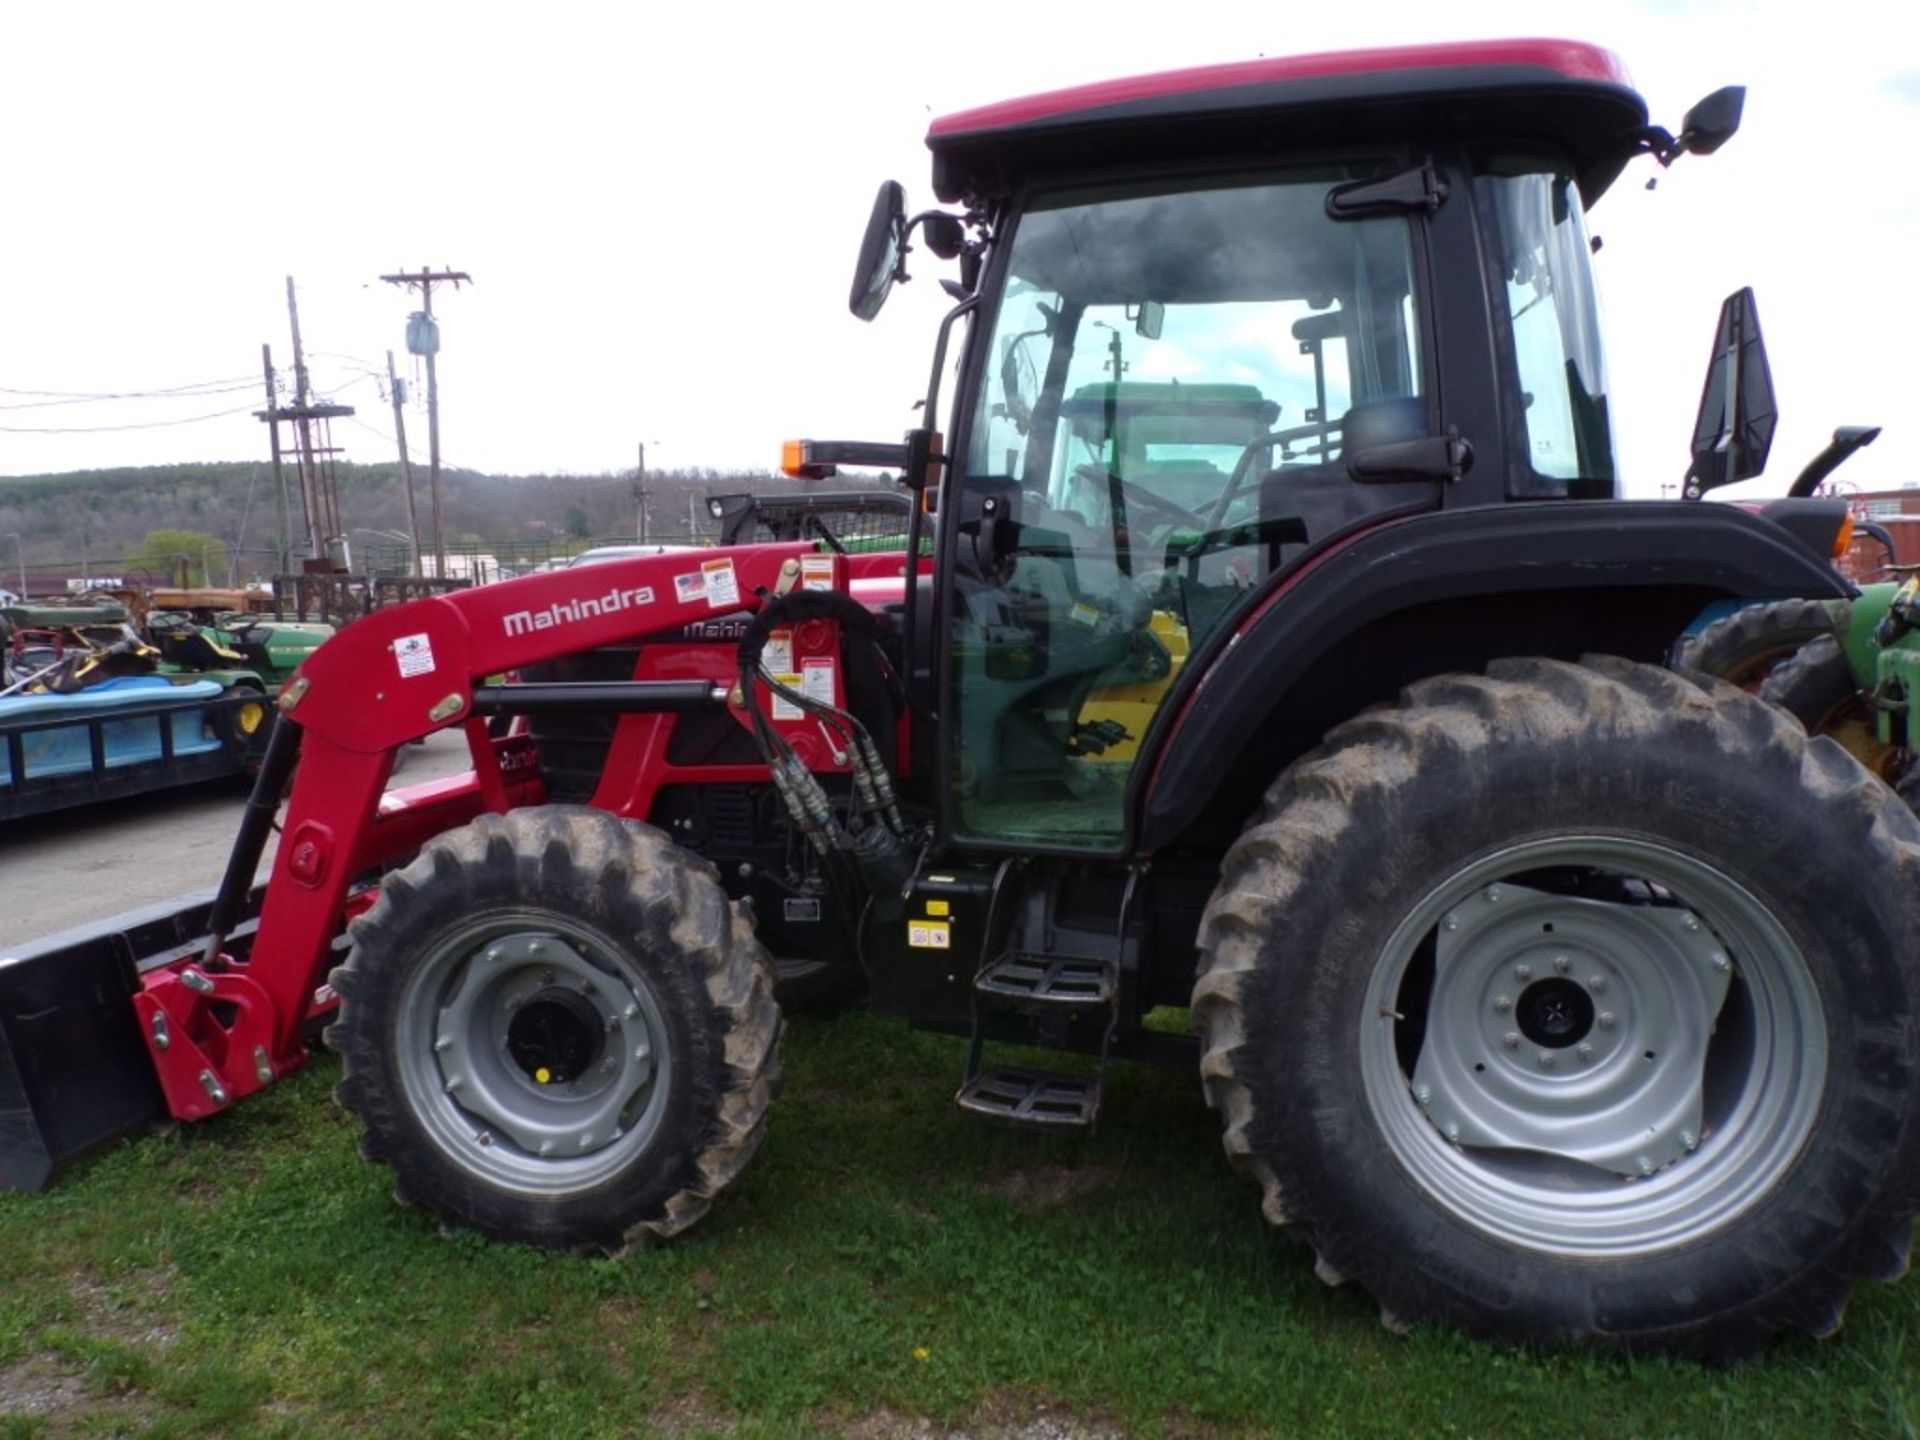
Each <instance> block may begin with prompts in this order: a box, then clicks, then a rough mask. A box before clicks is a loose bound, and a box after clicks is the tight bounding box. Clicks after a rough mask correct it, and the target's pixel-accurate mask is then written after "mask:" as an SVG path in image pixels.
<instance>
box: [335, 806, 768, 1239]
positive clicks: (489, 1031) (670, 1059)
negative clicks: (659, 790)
mask: <svg viewBox="0 0 1920 1440" xmlns="http://www.w3.org/2000/svg"><path fill="white" fill-rule="evenodd" d="M352 934H353V942H354V943H353V949H352V952H351V953H350V954H349V956H348V958H347V961H346V964H345V965H343V966H341V967H340V968H339V969H337V970H335V971H334V972H333V977H332V983H333V986H334V989H335V990H336V991H338V992H339V995H340V999H341V1006H340V1014H339V1018H338V1020H337V1021H336V1022H335V1023H334V1024H333V1025H332V1026H331V1027H330V1028H329V1030H328V1032H327V1041H328V1044H329V1045H331V1046H332V1047H333V1048H334V1049H336V1050H338V1051H339V1052H340V1055H341V1058H342V1062H343V1072H344V1073H343V1077H342V1079H341V1082H340V1085H339V1088H338V1090H337V1092H336V1094H337V1097H338V1099H339V1100H340V1103H341V1104H342V1105H344V1106H345V1107H346V1108H347V1109H349V1110H351V1111H352V1112H353V1113H354V1114H355V1115H357V1116H358V1117H359V1119H360V1121H361V1123H362V1125H363V1126H364V1135H363V1139H362V1142H361V1152H362V1154H364V1155H365V1156H366V1157H367V1158H368V1159H371V1160H377V1161H382V1162H384V1163H386V1164H388V1165H390V1166H392V1168H393V1171H394V1177H395V1187H396V1191H397V1193H398V1194H399V1196H400V1198H401V1199H402V1200H403V1201H406V1202H408V1203H411V1204H414V1205H417V1206H420V1207H421V1208H423V1209H426V1210H429V1211H431V1212H432V1213H434V1214H435V1215H437V1216H439V1217H440V1218H441V1220H442V1221H444V1222H446V1223H447V1224H449V1225H453V1226H458V1227H463V1228H467V1229H472V1230H477V1231H479V1232H481V1233H482V1234H485V1235H488V1236H492V1237H494V1238H497V1239H505V1240H516V1241H523V1242H526V1243H529V1244H535V1245H542V1246H549V1247H562V1248H573V1249H588V1250H594V1251H600V1252H604V1253H617V1252H618V1251H620V1250H622V1249H624V1248H625V1247H627V1246H628V1245H630V1244H632V1243H634V1242H636V1241H641V1240H644V1239H647V1238H650V1237H651V1238H665V1237H668V1236H671V1235H674V1234H676V1233H678V1232H679V1231H681V1230H683V1229H685V1228H686V1227H687V1226H688V1225H690V1224H692V1223H693V1222H694V1221H695V1220H697V1219H698V1218H699V1217H700V1216H701V1215H703V1214H704V1213H705V1212H706V1210H707V1207H708V1206H709V1204H710V1203H711V1202H712V1200H713V1198H714V1196H715V1195H717V1194H718V1193H719V1192H720V1190H722V1189H723V1188H724V1187H725V1186H726V1185H727V1184H728V1183H729V1182H731V1181H732V1180H733V1179H734V1178H735V1177H736V1176H737V1175H738V1174H739V1173H740V1171H741V1170H742V1169H743V1168H744V1167H745V1165H746V1163H747V1161H748V1160H749V1159H750V1158H751V1157H752V1155H753V1153H754V1151H755V1150H757V1149H758V1148H759V1145H760V1142H761V1139H762V1138H763V1136H764V1134H765V1124H766V1115H767V1109H768V1106H769V1104H770V1103H771V1101H772V1098H773V1095H774V1093H775V1091H776V1090H777V1088H778V1085H779V1078H780V1071H779V1061H778V1057H777V1045H778V1039H779V1034H780V1012H779V1007H778V1006H777V1005H776V1004H775V1003H774V999H773V981H772V964H771V962H770V961H769V960H768V959H767V956H766V952H765V951H764V950H762V949H761V947H760V945H759V942H758V941H757V940H755V939H754V936H753V933H752V929H751V927H750V925H749V924H748V923H747V921H746V920H745V919H744V918H743V917H742V916H741V915H740V914H738V913H737V912H736V911H735V910H734V909H733V907H732V906H730V905H729V903H728V901H727V898H726V896H725V894H724V893H723V892H722V891H721V888H720V884H719V879H718V877H717V876H716V875H715V874H714V872H713V870H712V867H711V866H709V865H707V864H706V863H705V862H704V861H702V860H700V859H698V858H697V857H695V856H693V855H692V854H690V853H689V852H687V851H685V850H682V849H681V848H680V847H678V846H676V845H675V844H673V842H672V841H670V840H668V839H667V837H666V836H664V835H662V834H661V833H660V832H658V831H656V830H653V829H650V828H648V827H646V826H643V825H639V824H634V823H631V822H626V821H622V820H619V819H616V818H615V817H613V816H611V815H608V814H606V813H604V812H602V811H598V810H592V809H587V808H585V807H577V806H558V805H555V806H542V807H536V808H530V809H525V810H516V811H512V812H509V813H507V814H505V815H487V816H482V817H481V818H480V819H478V820H475V821H474V822H473V823H472V824H470V825H468V826H466V827H465V828H464V829H461V830H458V831H454V832H451V833H449V834H447V835H443V836H440V837H438V838H437V839H435V840H433V841H432V842H430V843H429V844H428V845H427V846H426V847H425V848H424V849H423V850H422V851H421V853H420V855H419V857H418V858H416V859H415V860H414V861H413V863H412V864H410V865H408V866H407V867H406V868H405V869H403V870H401V871H398V872H396V873H395V874H392V875H389V876H388V877H387V878H386V879H385V880H384V881H383V882H382V884H381V887H380V899H379V901H378V903H377V904H375V905H374V907H373V908H372V909H371V910H370V911H369V912H368V913H367V914H366V915H365V916H364V917H362V918H361V919H359V920H357V921H356V922H354V925H353V927H352Z"/></svg>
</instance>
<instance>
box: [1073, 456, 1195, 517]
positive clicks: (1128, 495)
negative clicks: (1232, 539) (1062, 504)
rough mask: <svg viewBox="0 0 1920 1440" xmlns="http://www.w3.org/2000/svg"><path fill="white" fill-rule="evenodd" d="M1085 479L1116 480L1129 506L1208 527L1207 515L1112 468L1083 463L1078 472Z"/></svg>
mask: <svg viewBox="0 0 1920 1440" xmlns="http://www.w3.org/2000/svg"><path fill="white" fill-rule="evenodd" d="M1078 473H1079V474H1080V475H1081V476H1082V477H1084V478H1085V479H1088V480H1091V481H1094V482H1095V483H1096V484H1099V485H1104V486H1111V485H1112V484H1113V483H1114V482H1115V481H1116V480H1117V481H1119V484H1120V495H1121V498H1123V499H1124V500H1125V501H1126V502H1127V504H1128V505H1129V506H1133V505H1138V506H1140V508H1141V509H1143V510H1157V511H1159V512H1160V513H1161V514H1162V515H1165V516H1166V517H1167V518H1168V519H1170V520H1172V521H1173V522H1174V523H1175V524H1178V525H1198V526H1200V527H1201V528H1202V529H1204V528H1206V524H1207V521H1206V517H1205V516H1202V515H1196V514H1195V513H1194V512H1193V511H1191V510H1189V509H1187V508H1186V507H1185V506H1184V505H1180V504H1177V503H1176V502H1174V501H1172V500H1169V499H1167V498H1166V497H1165V496H1162V495H1156V494H1155V493H1154V492H1153V491H1151V490H1149V489H1147V488H1146V487H1145V486H1144V485H1142V484H1140V483H1139V482H1138V481H1136V480H1123V479H1121V478H1120V477H1119V476H1118V475H1115V474H1114V473H1113V472H1112V471H1111V470H1107V469H1105V468H1103V467H1102V466H1099V465H1082V466H1081V467H1080V468H1079V472H1078Z"/></svg>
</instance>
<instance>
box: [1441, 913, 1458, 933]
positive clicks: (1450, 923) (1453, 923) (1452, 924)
mask: <svg viewBox="0 0 1920 1440" xmlns="http://www.w3.org/2000/svg"><path fill="white" fill-rule="evenodd" d="M1440 923H1441V924H1442V925H1444V926H1446V928H1447V929H1449V930H1458V929H1459V928H1460V917H1459V916H1458V915H1449V916H1447V918H1446V919H1445V920H1442V921H1441V922H1440Z"/></svg>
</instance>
